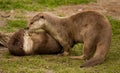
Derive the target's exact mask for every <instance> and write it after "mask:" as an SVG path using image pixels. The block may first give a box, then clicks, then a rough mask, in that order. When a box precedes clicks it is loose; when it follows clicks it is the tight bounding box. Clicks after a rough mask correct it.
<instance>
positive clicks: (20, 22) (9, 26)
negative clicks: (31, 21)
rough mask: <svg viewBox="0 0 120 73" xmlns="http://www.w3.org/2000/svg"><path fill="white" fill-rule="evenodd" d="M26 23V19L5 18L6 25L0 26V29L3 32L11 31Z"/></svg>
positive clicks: (24, 25) (22, 26)
mask: <svg viewBox="0 0 120 73" xmlns="http://www.w3.org/2000/svg"><path fill="white" fill-rule="evenodd" d="M26 24H27V21H26V20H7V25H6V26H4V27H0V30H1V31H5V32H13V31H16V30H17V29H20V28H24V27H26V26H27V25H26Z"/></svg>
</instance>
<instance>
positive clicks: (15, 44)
mask: <svg viewBox="0 0 120 73" xmlns="http://www.w3.org/2000/svg"><path fill="white" fill-rule="evenodd" d="M32 47H33V42H32V40H31V38H30V36H29V35H28V34H27V33H26V32H25V31H24V30H23V29H21V30H19V31H17V32H16V33H14V34H13V35H12V36H11V38H10V40H9V41H8V49H9V52H10V53H11V54H12V55H16V56H24V55H29V54H32Z"/></svg>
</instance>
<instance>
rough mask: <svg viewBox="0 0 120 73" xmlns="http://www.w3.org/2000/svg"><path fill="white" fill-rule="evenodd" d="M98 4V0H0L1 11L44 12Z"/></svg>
mask: <svg viewBox="0 0 120 73" xmlns="http://www.w3.org/2000/svg"><path fill="white" fill-rule="evenodd" d="M89 2H96V0H49V1H48V0H0V9H1V10H15V9H22V10H29V11H31V10H34V11H38V10H42V9H46V8H50V9H51V8H55V7H58V6H61V5H71V4H87V3H89Z"/></svg>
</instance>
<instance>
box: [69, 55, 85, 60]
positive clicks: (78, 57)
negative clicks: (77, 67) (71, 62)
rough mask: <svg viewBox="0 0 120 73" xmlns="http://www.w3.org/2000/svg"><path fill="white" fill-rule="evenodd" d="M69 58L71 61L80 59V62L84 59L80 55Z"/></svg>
mask: <svg viewBox="0 0 120 73" xmlns="http://www.w3.org/2000/svg"><path fill="white" fill-rule="evenodd" d="M70 58H71V59H80V60H83V59H85V57H84V55H81V56H71V57H70Z"/></svg>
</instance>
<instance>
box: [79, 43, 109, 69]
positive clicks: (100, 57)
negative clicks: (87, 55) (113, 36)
mask: <svg viewBox="0 0 120 73" xmlns="http://www.w3.org/2000/svg"><path fill="white" fill-rule="evenodd" d="M108 50H109V47H106V45H105V43H101V44H98V45H97V48H96V51H95V54H94V56H93V57H92V58H91V59H89V60H88V61H86V62H85V63H84V64H82V65H81V66H80V67H81V68H82V67H91V66H95V65H97V64H101V63H103V61H104V60H105V57H106V54H107V53H108Z"/></svg>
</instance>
